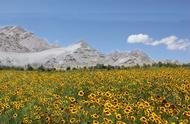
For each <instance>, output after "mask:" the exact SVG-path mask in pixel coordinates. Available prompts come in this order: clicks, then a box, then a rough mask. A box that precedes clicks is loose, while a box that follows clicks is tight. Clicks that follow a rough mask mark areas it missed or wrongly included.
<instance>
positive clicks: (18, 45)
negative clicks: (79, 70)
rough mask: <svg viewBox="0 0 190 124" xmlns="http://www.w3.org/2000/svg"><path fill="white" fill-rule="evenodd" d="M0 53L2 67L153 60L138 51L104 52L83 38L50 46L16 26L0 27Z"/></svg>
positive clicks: (118, 64)
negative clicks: (64, 44)
mask: <svg viewBox="0 0 190 124" xmlns="http://www.w3.org/2000/svg"><path fill="white" fill-rule="evenodd" d="M7 43H9V44H10V46H7ZM0 53H1V54H0V65H1V66H21V67H23V66H26V65H28V64H31V65H38V66H40V65H43V66H44V67H46V68H67V67H68V66H69V67H84V66H87V67H89V66H95V65H97V64H104V65H113V66H122V65H123V66H135V65H137V64H138V65H143V64H152V63H153V60H152V59H151V58H150V57H149V56H148V55H147V54H146V53H144V52H143V51H140V50H133V51H127V52H126V51H124V52H121V51H120V52H113V53H110V54H104V53H102V52H101V51H99V50H97V49H95V48H93V47H91V46H90V45H89V44H88V43H86V42H85V41H79V42H76V43H74V44H72V45H69V46H67V47H52V46H51V45H49V44H48V42H47V41H45V40H43V39H42V38H39V37H37V36H35V35H34V33H31V32H27V31H26V30H25V29H23V28H21V27H18V26H9V27H4V28H0Z"/></svg>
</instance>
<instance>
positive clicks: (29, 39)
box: [0, 26, 50, 53]
mask: <svg viewBox="0 0 190 124" xmlns="http://www.w3.org/2000/svg"><path fill="white" fill-rule="evenodd" d="M49 48H50V46H49V44H48V43H47V41H45V40H44V39H42V38H39V37H37V36H35V35H34V34H33V33H31V32H28V31H26V30H25V29H23V28H22V27H19V26H6V27H3V28H0V51H2V52H19V53H23V52H37V51H42V50H45V49H49Z"/></svg>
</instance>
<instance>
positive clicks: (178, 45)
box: [127, 34, 190, 50]
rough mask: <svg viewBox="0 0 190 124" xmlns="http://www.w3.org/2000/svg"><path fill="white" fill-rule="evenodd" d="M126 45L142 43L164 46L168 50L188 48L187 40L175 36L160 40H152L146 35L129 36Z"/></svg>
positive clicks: (189, 44)
mask: <svg viewBox="0 0 190 124" xmlns="http://www.w3.org/2000/svg"><path fill="white" fill-rule="evenodd" d="M127 42H128V43H143V44H145V45H151V46H157V45H161V44H163V45H165V46H166V47H167V49H169V50H186V49H188V48H190V40H189V39H179V38H178V37H176V36H173V35H172V36H169V37H166V38H163V39H161V40H154V39H153V38H151V37H149V35H146V34H134V35H130V36H129V37H128V39H127Z"/></svg>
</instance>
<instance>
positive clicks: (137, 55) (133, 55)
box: [105, 50, 153, 66]
mask: <svg viewBox="0 0 190 124" xmlns="http://www.w3.org/2000/svg"><path fill="white" fill-rule="evenodd" d="M105 60H106V63H108V64H110V65H119V66H121V65H124V66H135V65H137V64H138V65H143V64H152V62H153V61H152V60H151V58H150V57H149V56H148V55H147V54H145V53H144V52H143V51H140V50H133V51H130V52H118V51H116V52H113V53H111V54H109V55H107V56H106V59H105Z"/></svg>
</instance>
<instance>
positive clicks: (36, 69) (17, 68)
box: [0, 62, 190, 71]
mask: <svg viewBox="0 0 190 124" xmlns="http://www.w3.org/2000/svg"><path fill="white" fill-rule="evenodd" d="M150 67H172V68H176V67H188V68H190V63H188V64H181V65H179V64H174V63H162V62H158V63H153V64H151V65H147V64H144V65H138V64H137V65H135V66H130V67H127V66H112V65H104V64H97V65H96V66H91V67H85V66H84V67H67V68H64V69H60V68H59V69H58V68H46V67H44V66H43V65H41V66H38V67H34V66H32V65H27V66H25V67H15V66H12V67H10V66H0V70H28V71H33V70H35V71H56V70H59V71H61V70H67V71H69V70H95V69H103V70H113V69H129V68H150Z"/></svg>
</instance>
